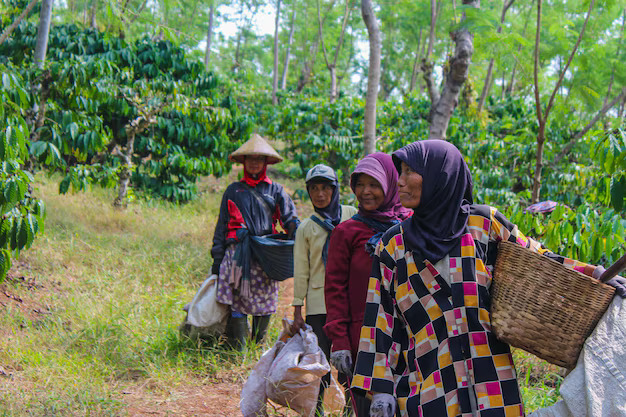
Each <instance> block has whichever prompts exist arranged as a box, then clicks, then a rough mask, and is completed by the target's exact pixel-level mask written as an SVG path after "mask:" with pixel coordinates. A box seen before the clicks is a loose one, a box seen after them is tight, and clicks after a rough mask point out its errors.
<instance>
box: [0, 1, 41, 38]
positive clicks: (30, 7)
mask: <svg viewBox="0 0 626 417" xmlns="http://www.w3.org/2000/svg"><path fill="white" fill-rule="evenodd" d="M38 1H39V0H31V2H30V3H28V6H26V8H25V9H24V10H23V11H22V13H20V15H19V17H18V18H17V19H15V22H13V23H11V26H9V27H8V28H6V29H5V30H4V32H2V36H0V45H1V44H2V42H4V41H5V40H6V38H8V37H9V35H10V34H11V32H13V30H14V29H15V28H16V27H17V25H19V24H20V22H21V21H22V20H24V18H25V17H26V15H27V14H28V13H30V11H31V10H33V7H35V4H37V2H38Z"/></svg>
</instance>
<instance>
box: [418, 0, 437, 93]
mask: <svg viewBox="0 0 626 417" xmlns="http://www.w3.org/2000/svg"><path fill="white" fill-rule="evenodd" d="M436 25H437V0H430V33H429V35H428V49H427V50H426V55H425V56H424V57H423V58H422V66H421V70H422V74H423V75H422V76H423V77H424V82H425V84H426V89H427V90H428V96H429V97H430V102H431V103H433V104H434V103H436V102H438V101H439V90H438V89H437V87H436V86H435V82H434V81H433V68H434V65H433V63H432V61H431V57H432V54H433V47H434V43H435V31H436V29H437V27H436ZM421 92H422V91H421V89H420V94H421Z"/></svg>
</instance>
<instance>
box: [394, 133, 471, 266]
mask: <svg viewBox="0 0 626 417" xmlns="http://www.w3.org/2000/svg"><path fill="white" fill-rule="evenodd" d="M393 162H394V164H395V166H396V169H397V170H398V171H401V162H404V163H406V164H407V165H408V166H409V167H411V169H412V170H414V171H415V172H417V173H418V174H420V175H421V176H422V196H421V200H420V203H419V206H418V207H417V208H414V209H413V210H414V212H413V216H412V217H411V218H410V219H408V220H406V221H404V222H403V223H402V226H403V229H404V242H405V245H406V247H407V248H408V249H410V250H412V251H413V252H414V253H417V254H418V255H419V256H420V257H422V259H428V260H429V261H430V262H431V263H436V262H438V261H439V260H441V259H443V258H444V257H445V256H446V255H447V254H449V253H450V251H451V250H452V249H453V248H454V247H455V246H456V245H457V244H458V242H459V239H460V238H461V236H462V235H463V234H464V233H465V230H466V224H467V219H468V217H469V212H470V205H471V204H473V203H474V200H473V197H472V175H471V173H470V171H469V168H468V167H467V164H466V163H465V160H464V159H463V156H462V155H461V152H459V150H458V149H457V148H456V146H454V145H453V144H451V143H449V142H446V141H444V140H439V139H432V140H423V141H419V142H413V143H411V144H409V145H406V146H405V147H403V148H400V149H398V150H397V151H395V152H394V153H393Z"/></svg>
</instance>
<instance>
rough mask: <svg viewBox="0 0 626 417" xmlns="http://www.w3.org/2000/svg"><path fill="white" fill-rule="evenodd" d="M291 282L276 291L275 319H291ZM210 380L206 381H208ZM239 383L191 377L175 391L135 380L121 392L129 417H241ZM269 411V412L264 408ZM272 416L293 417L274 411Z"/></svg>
mask: <svg viewBox="0 0 626 417" xmlns="http://www.w3.org/2000/svg"><path fill="white" fill-rule="evenodd" d="M292 299H293V279H289V280H286V281H283V282H282V283H281V288H280V301H279V308H278V311H277V312H276V315H277V316H278V317H279V318H282V317H284V316H285V315H287V316H288V317H291V315H292V311H291V306H290V305H291V301H292ZM209 378H210V380H207V379H209ZM242 386H243V383H242V382H233V375H230V374H227V373H225V374H224V375H211V376H208V375H207V378H206V379H205V380H202V379H200V378H197V377H193V378H192V379H190V380H189V383H188V384H181V385H179V386H176V387H162V386H154V385H153V384H151V382H150V380H139V381H137V382H136V383H132V384H128V385H127V386H125V387H123V388H122V389H121V392H122V394H123V399H122V400H123V401H124V402H125V403H126V404H128V408H127V410H126V411H127V412H128V415H129V416H131V417H139V416H157V417H162V416H198V417H200V416H202V417H209V416H211V417H213V416H224V417H231V416H237V417H238V416H241V415H242V414H241V412H240V410H239V400H240V393H241V388H242ZM268 409H270V408H268ZM276 415H284V416H286V415H294V414H293V413H289V414H288V412H287V410H284V409H280V408H279V409H277V410H276Z"/></svg>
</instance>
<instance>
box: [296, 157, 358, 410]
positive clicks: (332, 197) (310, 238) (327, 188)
mask: <svg viewBox="0 0 626 417" xmlns="http://www.w3.org/2000/svg"><path fill="white" fill-rule="evenodd" d="M306 189H307V192H308V193H309V197H310V198H311V203H312V204H313V207H314V208H315V213H313V214H312V215H311V217H310V218H308V219H304V220H303V221H302V224H300V226H299V227H298V231H297V232H296V243H295V245H294V248H293V252H294V254H293V256H294V273H293V278H294V289H293V304H292V305H293V306H294V307H293V326H292V330H293V331H297V330H298V329H300V328H303V327H304V323H305V319H303V317H302V306H303V305H304V302H305V300H306V324H308V325H309V326H311V327H312V328H313V332H314V333H315V335H316V336H317V341H318V344H319V346H320V348H321V349H322V351H323V352H324V354H325V355H326V359H329V357H330V341H329V340H328V337H327V336H326V333H324V329H323V328H324V325H325V324H326V303H325V302H324V279H325V278H324V277H325V275H326V261H327V259H328V242H329V240H330V236H331V234H332V232H333V230H334V229H335V227H336V226H337V225H339V223H341V222H343V221H345V220H348V219H350V218H351V217H352V216H353V215H355V214H356V209H355V208H354V207H352V206H344V205H342V204H340V202H339V183H338V182H337V174H335V171H334V170H333V169H332V168H331V167H329V166H326V165H324V164H318V165H315V166H314V167H313V168H311V169H310V170H309V172H307V174H306ZM338 376H339V382H341V383H344V380H345V376H344V375H342V374H340V375H338ZM329 384H330V373H328V374H327V375H325V376H324V377H323V378H322V384H321V386H320V394H319V397H318V404H317V410H316V413H315V416H316V417H320V416H323V415H324V410H323V399H324V390H325V388H326V387H327V386H328V385H329ZM346 386H347V388H349V384H347V383H346Z"/></svg>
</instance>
